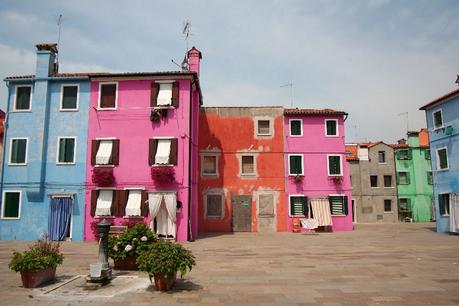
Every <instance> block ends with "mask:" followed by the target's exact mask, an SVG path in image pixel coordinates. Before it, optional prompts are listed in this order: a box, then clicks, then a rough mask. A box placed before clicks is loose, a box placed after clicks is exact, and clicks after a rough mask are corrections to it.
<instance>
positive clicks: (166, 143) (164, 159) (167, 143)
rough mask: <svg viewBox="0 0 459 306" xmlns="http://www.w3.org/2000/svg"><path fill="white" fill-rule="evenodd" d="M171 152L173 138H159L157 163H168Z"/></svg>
mask: <svg viewBox="0 0 459 306" xmlns="http://www.w3.org/2000/svg"><path fill="white" fill-rule="evenodd" d="M170 153H171V140H170V139H159V140H158V147H157V149H156V156H155V164H168V163H169V155H170Z"/></svg>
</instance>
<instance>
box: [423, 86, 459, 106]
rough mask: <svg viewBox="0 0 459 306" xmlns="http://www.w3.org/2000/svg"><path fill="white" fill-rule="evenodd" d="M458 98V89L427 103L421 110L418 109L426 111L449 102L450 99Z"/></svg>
mask: <svg viewBox="0 0 459 306" xmlns="http://www.w3.org/2000/svg"><path fill="white" fill-rule="evenodd" d="M457 97H459V89H456V90H453V91H450V92H448V93H447V94H445V95H443V96H441V97H439V98H437V99H435V100H433V101H431V102H429V103H427V104H426V105H424V106H422V107H421V108H419V109H420V110H427V109H429V108H431V107H434V106H436V105H438V104H441V103H443V102H446V101H449V100H451V99H454V98H457Z"/></svg>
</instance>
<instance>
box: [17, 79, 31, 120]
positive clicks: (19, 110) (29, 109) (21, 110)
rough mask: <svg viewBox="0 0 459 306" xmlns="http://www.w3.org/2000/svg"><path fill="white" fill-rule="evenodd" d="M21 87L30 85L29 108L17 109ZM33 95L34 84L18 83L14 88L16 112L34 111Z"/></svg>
mask: <svg viewBox="0 0 459 306" xmlns="http://www.w3.org/2000/svg"><path fill="white" fill-rule="evenodd" d="M20 87H30V97H29V108H28V109H17V108H16V104H17V98H18V88H20ZM32 97H33V85H16V86H15V88H14V103H13V112H14V113H27V112H31V111H32V101H33V99H32Z"/></svg>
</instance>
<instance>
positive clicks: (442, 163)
mask: <svg viewBox="0 0 459 306" xmlns="http://www.w3.org/2000/svg"><path fill="white" fill-rule="evenodd" d="M448 168H449V165H448V149H447V148H446V147H445V148H440V149H437V170H447V169H448Z"/></svg>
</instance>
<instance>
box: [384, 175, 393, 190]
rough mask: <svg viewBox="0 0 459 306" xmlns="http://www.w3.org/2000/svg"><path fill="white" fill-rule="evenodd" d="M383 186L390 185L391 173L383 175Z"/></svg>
mask: <svg viewBox="0 0 459 306" xmlns="http://www.w3.org/2000/svg"><path fill="white" fill-rule="evenodd" d="M384 187H392V175H384Z"/></svg>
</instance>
